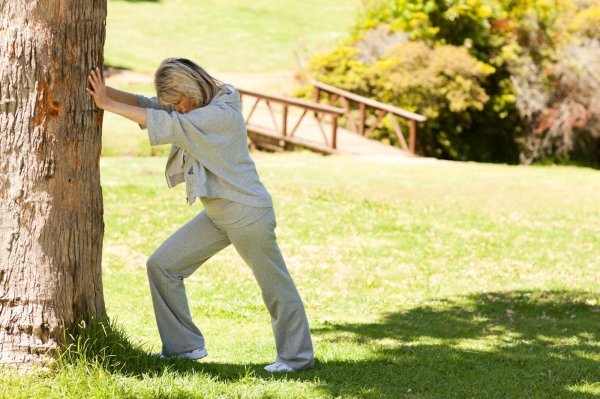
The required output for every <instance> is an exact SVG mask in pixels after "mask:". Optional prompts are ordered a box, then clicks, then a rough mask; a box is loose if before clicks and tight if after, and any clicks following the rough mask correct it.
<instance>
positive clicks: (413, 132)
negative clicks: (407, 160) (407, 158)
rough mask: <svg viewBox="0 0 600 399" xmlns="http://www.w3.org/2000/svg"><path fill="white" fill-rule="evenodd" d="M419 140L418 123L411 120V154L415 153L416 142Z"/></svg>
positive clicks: (409, 142) (409, 138)
mask: <svg viewBox="0 0 600 399" xmlns="http://www.w3.org/2000/svg"><path fill="white" fill-rule="evenodd" d="M416 140H417V121H415V120H411V121H410V127H409V131H408V147H409V148H410V153H411V154H414V153H415V141H416Z"/></svg>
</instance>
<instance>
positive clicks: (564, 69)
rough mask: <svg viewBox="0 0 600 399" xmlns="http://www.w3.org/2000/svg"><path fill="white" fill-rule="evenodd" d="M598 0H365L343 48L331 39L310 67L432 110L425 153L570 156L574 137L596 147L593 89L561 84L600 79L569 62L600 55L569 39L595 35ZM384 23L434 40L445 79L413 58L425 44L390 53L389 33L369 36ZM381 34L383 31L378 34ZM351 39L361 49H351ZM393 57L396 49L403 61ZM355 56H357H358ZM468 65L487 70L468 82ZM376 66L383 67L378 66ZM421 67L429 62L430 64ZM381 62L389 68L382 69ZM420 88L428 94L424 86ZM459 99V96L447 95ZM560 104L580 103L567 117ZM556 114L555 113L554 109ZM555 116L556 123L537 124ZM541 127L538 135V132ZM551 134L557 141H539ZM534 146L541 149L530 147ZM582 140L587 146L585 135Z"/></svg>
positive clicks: (407, 35)
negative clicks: (383, 36)
mask: <svg viewBox="0 0 600 399" xmlns="http://www.w3.org/2000/svg"><path fill="white" fill-rule="evenodd" d="M597 2H598V0H580V1H578V2H576V0H573V1H571V0H556V1H547V0H512V1H497V0H459V1H448V0H367V1H364V7H363V8H362V11H361V14H360V15H359V18H358V20H357V22H356V24H355V27H354V29H353V31H352V32H351V35H350V37H348V38H347V39H346V40H345V41H344V42H343V43H341V44H340V47H343V48H344V49H345V50H344V52H342V53H340V52H337V53H336V51H337V49H334V50H333V51H332V52H331V53H329V54H321V55H316V56H315V57H314V58H313V60H312V62H310V63H309V69H310V70H311V71H312V73H313V74H314V76H315V78H317V79H319V80H324V81H326V82H329V83H331V84H335V83H334V82H337V84H338V85H340V87H344V88H354V89H355V90H358V91H359V92H360V94H363V95H367V96H369V97H372V98H375V99H378V100H382V101H388V102H391V103H393V104H394V105H398V106H401V107H405V108H408V109H411V110H415V111H416V112H420V113H423V114H426V115H428V116H431V115H434V118H436V119H437V120H433V118H430V119H429V120H428V121H427V122H426V123H425V124H424V125H423V126H421V128H420V132H419V134H418V140H420V141H421V144H422V145H421V146H420V150H421V152H422V153H424V154H426V155H435V156H441V157H444V158H451V159H471V160H480V161H504V162H517V161H518V160H519V159H520V160H521V162H531V161H532V160H535V159H542V158H544V157H548V156H556V155H560V156H562V159H563V160H568V159H569V157H570V156H572V155H576V153H577V151H576V148H577V147H578V146H577V144H578V143H579V144H582V143H588V142H590V143H592V144H591V145H592V148H593V146H594V142H595V141H597V139H596V138H595V136H594V133H593V132H594V131H597V130H595V127H594V126H595V125H594V123H595V121H596V120H597V119H598V118H597V116H598V114H597V113H596V110H595V107H596V106H595V105H594V104H595V102H594V101H593V98H592V97H593V96H592V97H589V96H588V97H587V98H585V99H583V98H578V99H575V97H576V96H575V90H567V89H568V87H571V88H573V87H578V88H581V87H584V88H585V89H584V90H583V92H585V93H593V90H594V89H593V88H594V87H595V86H596V85H597V84H598V78H597V75H596V73H595V72H592V73H588V74H587V75H586V76H584V75H585V74H583V75H582V74H581V73H579V75H577V74H575V73H574V72H573V71H575V70H579V71H581V70H582V69H585V68H583V67H584V65H585V64H582V62H583V61H584V60H586V59H593V58H594V57H595V59H598V58H599V55H598V54H599V53H598V51H597V50H596V48H595V46H590V45H589V42H585V43H587V45H586V46H583V47H587V49H588V50H589V51H587V52H586V53H585V54H583V53H584V51H583V50H582V46H581V45H579V47H578V48H579V50H574V47H573V46H577V44H576V42H577V40H580V39H581V38H582V37H584V36H585V35H587V36H589V37H592V38H593V37H594V35H597V29H598V28H597V27H598V26H600V25H598V23H597V21H598V11H597V8H596V6H595V4H596V3H597ZM382 29H383V30H386V31H387V32H388V37H391V36H393V35H395V37H400V38H402V37H404V42H406V41H410V42H415V43H421V44H420V46H423V45H426V46H428V47H429V48H431V49H432V50H431V51H432V54H436V55H435V56H433V58H434V59H439V60H446V61H445V62H448V68H447V70H446V71H445V73H450V74H451V75H447V81H446V82H441V83H442V84H441V85H435V84H432V82H434V81H436V80H437V81H438V82H440V81H439V80H438V79H437V78H436V74H435V73H434V74H433V75H432V74H426V73H425V72H424V71H423V70H422V67H423V63H422V61H421V60H419V58H420V57H423V52H422V51H417V48H421V47H419V45H417V47H415V48H413V51H405V52H403V53H397V54H399V55H397V56H396V57H394V56H392V55H391V54H392V53H391V50H390V49H391V48H393V47H394V46H398V43H393V42H392V43H389V45H387V48H381V47H382V45H381V44H379V45H376V44H374V43H373V40H371V39H370V38H369V35H371V32H373V31H381V30H382ZM400 33H404V36H401V35H399V34H400ZM369 42H371V45H370V46H371V47H372V48H373V47H375V46H378V47H379V48H377V49H376V51H371V52H366V51H364V49H365V48H369ZM379 43H385V41H383V42H382V41H381V40H379ZM407 46H408V44H405V45H404V47H405V48H408V47H407ZM448 46H455V47H456V49H457V51H455V53H454V54H451V52H450V50H449V47H448ZM384 47H385V46H384ZM353 48H354V49H358V51H356V50H355V51H352V49H353ZM458 49H460V50H461V51H462V52H463V53H464V54H467V53H468V56H470V57H472V58H473V60H472V61H467V58H466V56H462V55H461V56H458V54H459V51H458ZM396 51H397V50H396ZM437 53H440V54H439V55H438V54H437ZM373 54H375V55H376V56H375V57H374V56H373ZM573 54H576V56H573ZM365 55H368V56H365ZM398 57H402V61H401V62H400V61H398ZM454 57H459V58H460V60H461V63H464V65H465V68H459V69H456V68H455V66H456V65H459V63H453V62H452V60H453V59H455V58H454ZM459 58H456V59H459ZM361 60H362V63H360V62H358V61H361ZM335 63H343V64H345V65H346V69H345V71H346V73H347V74H348V75H349V76H351V79H349V80H346V79H345V77H344V76H340V75H335V76H334V72H333V71H335V69H336V68H335V67H333V66H332V65H334V64H335ZM394 64H402V65H407V66H409V65H412V69H410V68H394V67H390V68H387V71H386V68H385V67H382V65H394ZM468 65H471V66H473V65H479V68H481V67H483V68H484V70H485V71H486V73H484V74H483V75H476V76H477V78H475V79H474V80H473V79H472V78H467V82H468V83H466V82H465V81H464V80H465V71H466V66H468ZM377 70H378V71H379V74H378V73H376V72H374V71H377ZM426 70H427V71H429V72H431V71H432V68H429V67H428V68H426ZM336 72H337V71H336ZM385 72H388V73H390V74H394V76H395V77H394V78H391V77H390V78H389V79H387V78H386V76H385V75H384V73H385ZM401 75H402V76H401ZM467 75H469V73H467ZM373 76H378V78H377V79H376V80H377V81H379V82H385V81H386V80H387V82H386V83H385V84H379V85H378V84H374V82H373ZM470 76H475V75H472V74H471V75H470ZM361 78H362V79H361ZM470 79H471V80H470ZM581 80H583V81H581ZM557 81H563V82H565V81H569V82H570V83H569V85H570V86H566V85H563V86H562V87H563V90H558V91H557V90H555V89H556V84H557V83H556V82H557ZM406 82H410V84H409V85H407V84H406ZM475 82H476V84H475ZM574 82H576V84H575V85H573V83H574ZM445 85H448V86H445ZM531 88H535V90H534V91H535V93H533V92H532V91H531V90H529V89H531ZM432 89H434V90H435V92H434V93H432V92H431V90H432ZM423 93H428V96H420V94H423ZM449 93H452V95H454V97H453V100H452V101H451V102H450V103H440V101H439V99H440V98H446V99H448V96H449ZM579 93H581V91H579ZM579 97H581V96H579ZM484 98H485V99H486V100H483V99H484ZM461 101H462V102H463V103H464V106H458V107H455V106H454V105H451V103H452V102H454V103H457V102H461ZM469 102H472V104H469ZM527 102H535V103H536V104H537V105H538V106H539V107H538V108H535V109H536V111H535V112H533V113H531V112H530V110H528V109H527V107H524V104H526V103H527ZM565 103H576V104H577V106H575V107H573V106H565V105H564V104H565ZM561 104H563V105H561ZM529 107H530V106H529ZM558 109H561V110H565V109H570V110H573V109H577V110H578V111H576V112H575V114H573V111H571V114H570V115H569V116H568V117H567V116H565V115H564V112H563V113H559V112H557V110H558ZM583 110H585V111H583ZM582 113H585V115H587V116H586V121H587V122H586V123H582V122H581V116H577V115H582ZM559 114H560V115H561V116H560V117H557V118H554V119H553V118H552V117H550V115H559ZM574 115H575V116H574ZM552 120H554V122H552V123H550V125H551V126H552V127H549V128H546V129H542V127H543V126H548V123H549V121H552ZM565 121H567V123H565ZM588 122H589V123H588ZM540 132H541V133H540ZM381 136H385V134H384V135H381ZM546 136H548V137H546ZM541 137H543V139H542V140H538V138H541ZM534 142H535V144H532V143H534ZM549 142H551V143H553V144H551V145H550V144H549V145H546V144H543V143H549ZM532 146H533V147H536V148H537V149H538V150H535V151H532V148H533V147H532ZM579 147H581V145H579ZM583 147H586V148H585V149H584V150H585V151H587V154H588V155H589V154H590V153H591V152H590V147H589V145H583ZM585 151H583V152H584V153H585ZM592 152H593V151H592ZM519 153H520V157H519V156H518V154H519ZM580 153H581V152H580ZM588 155H584V156H585V157H587V156H588ZM588 159H589V157H588Z"/></svg>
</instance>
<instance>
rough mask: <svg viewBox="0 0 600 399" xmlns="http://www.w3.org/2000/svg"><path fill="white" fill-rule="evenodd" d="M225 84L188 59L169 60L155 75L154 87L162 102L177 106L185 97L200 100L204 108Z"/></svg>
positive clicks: (161, 64) (199, 102) (200, 104)
mask: <svg viewBox="0 0 600 399" xmlns="http://www.w3.org/2000/svg"><path fill="white" fill-rule="evenodd" d="M222 85H223V82H221V81H220V80H218V79H215V78H213V77H212V76H210V75H209V74H208V73H207V72H206V71H205V70H204V69H203V68H202V67H201V66H200V65H198V64H196V63H195V62H193V61H190V60H188V59H187V58H167V59H165V60H163V62H161V63H160V65H159V67H158V69H157V70H156V73H155V74H154V87H155V88H156V95H157V97H158V99H159V100H160V102H162V103H166V104H176V103H177V102H179V100H181V99H182V98H183V97H188V98H193V99H196V100H198V106H199V107H204V106H205V105H207V104H208V103H209V102H210V101H211V100H212V99H213V97H214V96H215V95H216V94H217V92H218V91H219V90H220V88H221V86H222Z"/></svg>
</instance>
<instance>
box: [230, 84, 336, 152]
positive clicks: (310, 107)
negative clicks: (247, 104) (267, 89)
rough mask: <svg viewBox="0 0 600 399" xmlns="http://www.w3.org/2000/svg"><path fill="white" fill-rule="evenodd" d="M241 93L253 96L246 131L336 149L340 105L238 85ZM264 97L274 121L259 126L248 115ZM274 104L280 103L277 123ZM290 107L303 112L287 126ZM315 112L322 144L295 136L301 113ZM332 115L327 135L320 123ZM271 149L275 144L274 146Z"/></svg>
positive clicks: (321, 148)
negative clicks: (312, 101)
mask: <svg viewBox="0 0 600 399" xmlns="http://www.w3.org/2000/svg"><path fill="white" fill-rule="evenodd" d="M238 91H239V93H240V96H241V97H242V98H243V97H252V98H255V101H254V104H253V105H252V108H251V109H250V112H249V114H248V116H246V126H247V127H248V132H249V133H254V134H260V135H262V136H271V137H273V136H275V137H277V138H279V139H280V140H282V141H284V142H287V143H291V144H297V145H303V146H307V147H311V146H312V147H311V148H313V149H315V150H317V151H321V152H325V153H331V152H335V150H336V148H337V129H338V117H339V116H341V115H343V114H344V110H343V109H342V108H338V107H333V106H330V105H325V104H316V103H311V102H309V101H303V100H298V99H295V98H288V97H280V96H274V95H270V94H264V93H258V92H255V91H251V90H245V89H239V88H238ZM261 101H263V102H264V103H265V104H266V106H267V109H268V110H269V114H270V115H271V120H272V122H273V127H270V128H269V127H264V126H260V125H258V124H256V123H253V122H252V120H251V118H252V115H253V114H254V111H255V110H256V107H257V106H258V104H259V103H260V102H261ZM273 104H278V105H281V107H282V108H281V110H282V112H281V119H280V123H277V118H276V116H275V113H274V112H273V107H272V106H273ZM289 108H300V109H301V110H302V115H300V117H299V118H298V120H297V121H296V123H295V125H294V126H293V127H292V128H291V130H290V128H289V124H288V122H289V117H288V109H289ZM308 112H311V113H314V115H315V117H316V118H315V119H316V121H317V125H318V126H319V129H320V131H321V134H322V138H323V141H324V145H319V144H318V143H317V142H314V143H313V142H312V141H308V140H306V139H301V138H297V137H294V133H296V131H297V130H298V127H299V126H300V123H301V122H302V120H303V118H304V116H305V115H306V114H307V113H308ZM326 116H329V117H331V126H330V134H331V138H328V137H327V133H326V132H325V129H324V128H323V125H322V123H321V122H322V120H323V119H324V117H326ZM273 149H274V148H273Z"/></svg>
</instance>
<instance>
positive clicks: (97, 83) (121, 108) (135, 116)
mask: <svg viewBox="0 0 600 399" xmlns="http://www.w3.org/2000/svg"><path fill="white" fill-rule="evenodd" d="M88 80H89V81H90V84H91V85H92V88H93V89H94V90H93V91H92V90H90V89H89V88H87V87H86V88H85V90H86V91H87V92H88V93H89V94H90V95H91V96H92V97H94V102H95V103H96V106H97V107H98V108H101V109H103V110H105V111H109V112H114V113H115V114H118V115H121V116H124V117H125V118H127V119H131V120H132V121H134V122H137V123H138V124H140V125H143V126H146V109H144V108H140V107H136V106H134V105H131V104H128V103H125V102H119V101H118V100H116V99H111V98H110V97H109V96H108V93H107V89H106V85H105V83H104V76H102V71H100V69H99V68H98V67H96V69H92V71H91V72H90V75H89V76H88ZM127 94H129V93H127ZM128 99H129V98H128ZM129 100H130V99H129ZM126 101H127V99H126ZM135 105H137V98H136V99H135Z"/></svg>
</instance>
